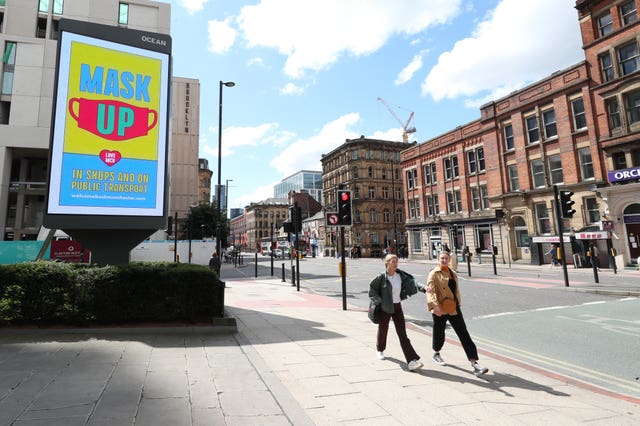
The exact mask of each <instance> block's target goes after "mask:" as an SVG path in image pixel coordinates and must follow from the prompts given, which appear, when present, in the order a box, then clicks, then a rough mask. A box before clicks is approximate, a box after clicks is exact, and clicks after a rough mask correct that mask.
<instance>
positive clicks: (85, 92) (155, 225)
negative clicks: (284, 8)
mask: <svg viewBox="0 0 640 426" xmlns="http://www.w3.org/2000/svg"><path fill="white" fill-rule="evenodd" d="M59 34H60V36H59V40H58V58H57V70H56V71H57V72H56V79H55V96H54V108H53V122H52V130H51V142H50V157H49V181H48V186H47V207H46V213H45V218H44V223H45V226H47V227H49V228H59V229H65V228H66V229H105V228H107V229H109V228H110V229H114V228H117V229H129V228H131V229H133V228H138V229H160V228H164V227H165V226H166V214H167V203H168V200H167V186H168V182H167V175H168V171H167V156H168V136H169V123H168V120H169V108H170V95H169V94H170V90H171V38H170V37H169V36H168V35H164V34H156V33H149V32H144V31H135V30H129V29H125V28H118V27H111V26H105V25H99V24H93V23H88V22H79V21H72V20H67V19H62V20H61V21H60V33H59Z"/></svg>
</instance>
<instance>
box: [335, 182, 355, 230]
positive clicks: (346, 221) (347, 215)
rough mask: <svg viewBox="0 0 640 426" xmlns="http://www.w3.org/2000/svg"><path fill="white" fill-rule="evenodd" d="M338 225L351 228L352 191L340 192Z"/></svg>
mask: <svg viewBox="0 0 640 426" xmlns="http://www.w3.org/2000/svg"><path fill="white" fill-rule="evenodd" d="M338 225H340V226H351V225H353V220H352V218H351V191H346V190H338Z"/></svg>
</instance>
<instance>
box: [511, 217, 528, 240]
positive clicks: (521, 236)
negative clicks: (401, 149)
mask: <svg viewBox="0 0 640 426" xmlns="http://www.w3.org/2000/svg"><path fill="white" fill-rule="evenodd" d="M513 229H514V231H515V233H516V247H529V242H530V240H531V239H530V238H529V230H528V229H527V223H526V222H525V221H524V219H523V218H522V216H516V217H514V219H513Z"/></svg>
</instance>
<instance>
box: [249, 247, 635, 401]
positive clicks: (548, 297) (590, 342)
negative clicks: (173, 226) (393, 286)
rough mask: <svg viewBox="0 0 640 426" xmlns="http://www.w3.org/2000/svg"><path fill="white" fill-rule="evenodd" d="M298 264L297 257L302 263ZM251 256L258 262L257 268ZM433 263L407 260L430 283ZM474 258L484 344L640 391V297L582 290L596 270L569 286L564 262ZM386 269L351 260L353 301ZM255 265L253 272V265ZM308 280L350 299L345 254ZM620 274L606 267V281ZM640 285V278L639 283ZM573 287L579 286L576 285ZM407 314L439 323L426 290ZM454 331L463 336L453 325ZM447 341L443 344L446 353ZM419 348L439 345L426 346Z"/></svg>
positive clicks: (319, 264)
mask: <svg viewBox="0 0 640 426" xmlns="http://www.w3.org/2000/svg"><path fill="white" fill-rule="evenodd" d="M258 260H259V274H260V275H262V276H264V275H270V264H269V258H267V257H265V258H259V259H258ZM283 263H284V264H285V270H286V280H287V281H288V282H291V278H290V266H291V262H290V261H289V260H285V261H282V260H276V261H275V262H274V273H275V275H276V276H278V277H281V276H282V264H283ZM294 263H295V262H294ZM253 265H254V264H253V263H251V265H250V267H251V268H252V267H253ZM433 265H434V263H433V262H429V263H425V262H415V261H401V262H400V266H399V267H400V269H403V270H405V271H407V272H409V273H411V274H413V275H414V276H415V277H416V279H417V280H418V281H421V282H426V280H427V274H428V269H430V268H432V267H433ZM497 269H498V275H494V273H493V267H492V266H491V265H487V264H485V265H481V266H478V265H477V264H472V269H471V271H472V276H471V277H469V276H468V274H467V269H466V265H461V268H459V271H460V273H459V278H460V287H461V291H462V304H463V312H464V315H465V319H466V321H467V325H468V327H469V330H470V332H471V335H472V336H473V338H474V340H475V341H476V344H477V345H478V347H479V349H480V351H481V352H482V350H483V349H486V350H488V351H490V352H494V353H498V354H502V355H506V356H508V357H510V358H514V359H516V360H518V361H522V362H526V363H529V364H532V365H535V366H538V367H542V368H545V369H547V370H549V371H552V372H555V373H558V374H562V375H565V376H567V377H571V378H574V379H577V380H580V381H583V382H586V383H588V384H592V385H595V386H598V387H601V388H603V389H606V390H609V391H612V392H615V393H620V394H623V395H629V396H632V397H635V398H640V378H639V377H640V356H638V351H639V349H640V299H638V298H637V297H620V296H608V295H603V294H593V293H586V292H579V291H574V288H577V287H580V286H581V285H584V284H588V283H593V275H592V274H591V271H589V270H569V283H570V286H569V287H565V285H564V278H563V274H562V270H561V269H560V268H554V269H551V268H536V269H516V268H513V269H510V268H508V267H506V265H498V267H497ZM382 271H384V264H383V263H382V261H381V260H380V259H358V260H351V259H349V260H347V280H346V282H347V292H346V300H347V303H348V304H349V305H351V306H356V307H359V308H363V309H365V308H366V307H367V306H368V303H369V298H368V290H369V283H370V281H371V279H372V278H373V277H374V276H375V275H376V274H377V273H380V272H382ZM252 272H253V271H252ZM300 274H301V281H302V284H301V285H302V286H303V287H304V286H307V287H309V288H311V289H312V290H313V291H314V292H316V293H319V294H324V295H326V296H329V297H334V298H338V299H342V297H343V294H342V279H341V278H340V276H339V275H338V261H337V260H336V259H332V258H307V259H303V260H301V261H300ZM616 279H620V277H619V276H617V275H613V274H612V273H611V271H603V272H601V274H600V281H601V282H605V281H606V280H616ZM637 284H638V286H639V287H640V282H639V283H637ZM572 286H573V287H572ZM403 309H404V311H405V315H406V317H407V319H408V320H409V321H411V322H412V323H414V324H416V325H417V326H420V327H424V328H425V329H426V330H429V331H430V329H431V325H432V323H431V316H430V314H427V312H426V301H425V298H424V296H423V295H422V294H420V293H419V294H417V295H416V296H414V297H412V298H410V299H409V300H407V301H405V302H404V303H403ZM447 333H448V334H447V335H448V336H450V337H455V334H454V333H453V331H452V330H448V331H447ZM446 350H447V348H446V347H445V349H444V350H443V356H445V354H446ZM418 352H422V353H425V352H428V353H430V352H431V351H430V350H429V348H422V350H418Z"/></svg>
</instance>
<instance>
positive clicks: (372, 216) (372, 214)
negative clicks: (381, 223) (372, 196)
mask: <svg viewBox="0 0 640 426" xmlns="http://www.w3.org/2000/svg"><path fill="white" fill-rule="evenodd" d="M369 222H370V223H378V212H377V211H376V209H371V210H369Z"/></svg>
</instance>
